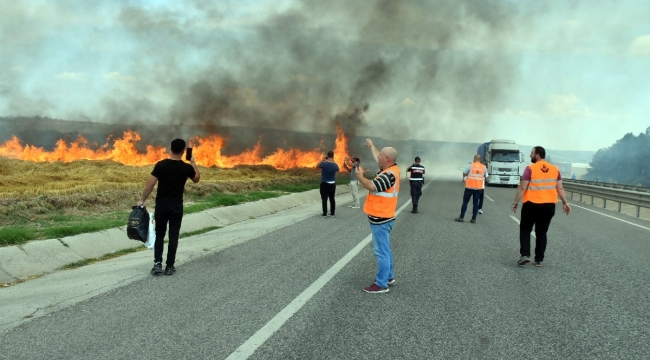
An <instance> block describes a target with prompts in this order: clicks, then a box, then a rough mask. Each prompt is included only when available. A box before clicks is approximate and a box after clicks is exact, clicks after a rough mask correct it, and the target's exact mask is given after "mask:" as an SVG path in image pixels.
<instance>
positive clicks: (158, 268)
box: [151, 262, 163, 275]
mask: <svg viewBox="0 0 650 360" xmlns="http://www.w3.org/2000/svg"><path fill="white" fill-rule="evenodd" d="M162 273H163V269H162V264H161V263H159V262H157V263H155V264H153V268H152V269H151V275H160V274H162Z"/></svg>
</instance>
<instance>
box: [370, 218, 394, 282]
mask: <svg viewBox="0 0 650 360" xmlns="http://www.w3.org/2000/svg"><path fill="white" fill-rule="evenodd" d="M393 225H395V220H391V221H389V222H387V223H385V224H381V225H374V224H370V231H372V250H373V251H374V253H375V256H376V257H377V277H376V278H375V284H377V285H379V286H380V287H382V288H387V287H388V279H393V278H395V275H394V274H393V253H392V252H391V250H390V231H391V230H392V229H393Z"/></svg>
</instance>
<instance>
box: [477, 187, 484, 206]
mask: <svg viewBox="0 0 650 360" xmlns="http://www.w3.org/2000/svg"><path fill="white" fill-rule="evenodd" d="M484 196H485V189H481V196H479V200H478V208H479V209H483V197H484Z"/></svg>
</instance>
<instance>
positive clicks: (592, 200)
mask: <svg viewBox="0 0 650 360" xmlns="http://www.w3.org/2000/svg"><path fill="white" fill-rule="evenodd" d="M593 204H594V196H593V195H591V205H593Z"/></svg>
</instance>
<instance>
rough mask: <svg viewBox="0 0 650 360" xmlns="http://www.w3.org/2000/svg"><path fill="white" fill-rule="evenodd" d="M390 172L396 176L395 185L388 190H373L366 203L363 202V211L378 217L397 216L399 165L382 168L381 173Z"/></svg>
mask: <svg viewBox="0 0 650 360" xmlns="http://www.w3.org/2000/svg"><path fill="white" fill-rule="evenodd" d="M386 172H389V173H391V174H393V175H394V176H395V185H393V186H391V187H390V188H389V189H387V190H386V191H382V192H377V191H371V192H369V193H368V196H367V197H366V203H365V204H363V211H364V212H365V213H366V214H368V215H370V216H374V217H378V218H386V219H388V218H393V217H395V210H396V209H397V194H399V180H400V179H399V168H398V167H397V165H393V166H389V167H388V168H386V169H384V170H382V171H381V172H380V173H379V174H377V176H376V177H375V179H376V178H377V177H379V175H380V174H382V173H386Z"/></svg>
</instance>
